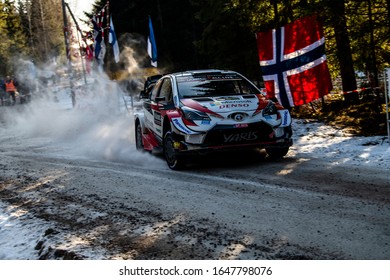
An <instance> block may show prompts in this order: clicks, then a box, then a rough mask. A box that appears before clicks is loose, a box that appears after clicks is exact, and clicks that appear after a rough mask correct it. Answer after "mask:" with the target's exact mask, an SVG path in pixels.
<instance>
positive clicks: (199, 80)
mask: <svg viewBox="0 0 390 280" xmlns="http://www.w3.org/2000/svg"><path fill="white" fill-rule="evenodd" d="M177 87H178V91H179V96H180V98H195V97H215V96H226V95H243V94H258V93H260V92H259V91H258V90H257V89H256V88H255V87H254V86H253V85H252V84H251V83H249V82H248V81H247V80H245V79H243V78H242V77H241V76H239V75H237V74H203V75H193V76H182V77H177Z"/></svg>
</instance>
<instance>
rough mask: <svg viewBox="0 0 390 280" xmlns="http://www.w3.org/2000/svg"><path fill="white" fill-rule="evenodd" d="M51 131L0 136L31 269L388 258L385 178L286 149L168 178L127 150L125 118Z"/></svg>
mask: <svg viewBox="0 0 390 280" xmlns="http://www.w3.org/2000/svg"><path fill="white" fill-rule="evenodd" d="M66 120H67V121H66V122H67V123H72V119H69V118H67V119H66ZM85 125H86V127H89V126H88V123H86V124H85ZM55 126H56V124H51V125H48V124H47V122H46V123H44V124H42V123H41V126H40V127H39V129H37V124H36V123H34V125H33V126H26V127H25V128H24V130H23V134H21V133H19V132H18V131H16V130H12V129H11V127H9V126H5V124H4V123H2V124H1V127H0V158H1V162H0V169H1V170H2V171H1V173H0V200H1V201H2V202H3V203H6V204H7V205H9V206H12V207H13V208H14V209H15V208H17V209H19V210H20V211H21V213H23V215H21V219H24V220H25V221H26V224H28V220H29V219H31V220H32V219H34V221H40V222H41V223H42V226H41V227H40V229H38V230H37V229H34V230H35V231H38V232H35V233H34V234H37V235H38V236H39V238H37V240H36V244H37V245H36V250H37V259H38V258H40V259H390V249H389V248H390V245H389V242H390V223H389V221H390V220H389V217H390V189H389V174H388V171H386V170H383V169H376V168H368V167H359V166H348V165H342V164H338V165H334V164H332V163H331V162H329V161H327V160H325V159H320V158H310V157H308V156H304V155H302V154H300V153H299V151H296V150H295V149H294V148H292V150H291V151H290V152H289V154H288V155H287V157H286V158H285V159H283V160H281V161H278V162H272V161H269V160H268V159H267V158H266V157H265V155H264V154H263V153H262V152H260V151H259V152H255V153H239V154H230V155H224V156H222V155H220V156H218V157H217V156H209V157H207V158H203V159H201V160H200V159H194V162H193V165H192V166H190V168H188V169H187V170H185V171H181V172H175V171H172V170H170V169H168V167H167V166H166V164H165V162H164V160H163V159H162V158H161V156H158V155H150V154H147V153H143V154H142V153H139V152H137V151H136V150H135V147H134V143H133V139H132V129H133V128H132V124H131V121H130V120H123V121H122V122H121V123H120V124H118V125H112V124H111V125H107V126H104V125H101V126H99V129H94V130H88V132H87V133H84V132H86V129H84V127H82V126H81V127H80V126H79V127H77V131H72V134H70V133H69V130H68V131H67V132H63V133H60V134H58V133H53V132H52V131H54V127H55ZM43 128H44V129H43ZM36 131H39V133H34V132H36ZM26 132H30V133H26ZM75 132H76V133H75ZM119 132H122V133H121V134H119ZM76 134H78V136H80V135H81V134H82V135H83V136H82V137H77V140H75V139H76V137H75V135H76ZM85 135H88V137H87V136H85ZM92 135H93V137H91V136H92ZM108 135H116V136H118V135H120V137H116V138H115V140H113V138H112V137H111V136H108ZM91 139H92V140H91ZM85 147H88V148H89V149H85ZM92 147H93V148H92ZM205 162H206V163H205Z"/></svg>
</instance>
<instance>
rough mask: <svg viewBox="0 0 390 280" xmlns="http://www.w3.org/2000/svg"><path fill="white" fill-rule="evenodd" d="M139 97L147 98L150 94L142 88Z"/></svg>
mask: <svg viewBox="0 0 390 280" xmlns="http://www.w3.org/2000/svg"><path fill="white" fill-rule="evenodd" d="M139 98H140V99H147V98H149V94H147V93H146V92H145V91H144V90H141V92H140V94H139Z"/></svg>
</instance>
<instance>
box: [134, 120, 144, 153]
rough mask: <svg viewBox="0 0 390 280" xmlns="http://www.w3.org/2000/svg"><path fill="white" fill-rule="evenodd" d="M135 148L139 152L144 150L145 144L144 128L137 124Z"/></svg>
mask: <svg viewBox="0 0 390 280" xmlns="http://www.w3.org/2000/svg"><path fill="white" fill-rule="evenodd" d="M135 147H136V149H137V150H138V151H143V150H144V143H143V142H142V127H141V125H140V124H139V123H137V125H136V128H135Z"/></svg>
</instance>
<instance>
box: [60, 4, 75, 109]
mask: <svg viewBox="0 0 390 280" xmlns="http://www.w3.org/2000/svg"><path fill="white" fill-rule="evenodd" d="M62 16H63V20H64V38H65V51H66V57H67V59H68V73H69V84H70V92H71V97H72V107H73V108H74V107H75V105H76V95H75V92H74V87H73V69H72V62H71V56H70V48H69V36H68V20H67V18H66V7H65V0H62Z"/></svg>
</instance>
